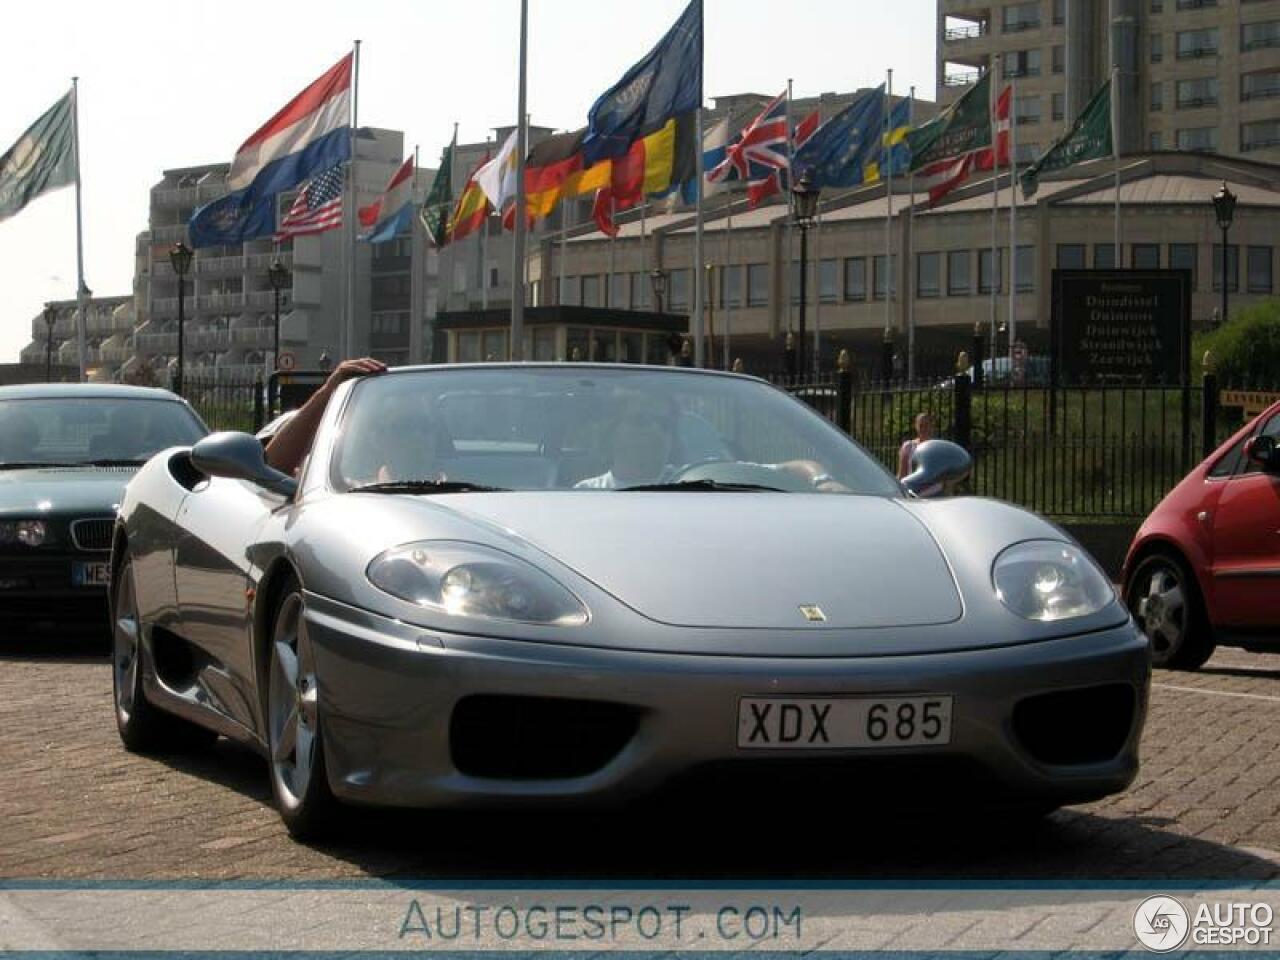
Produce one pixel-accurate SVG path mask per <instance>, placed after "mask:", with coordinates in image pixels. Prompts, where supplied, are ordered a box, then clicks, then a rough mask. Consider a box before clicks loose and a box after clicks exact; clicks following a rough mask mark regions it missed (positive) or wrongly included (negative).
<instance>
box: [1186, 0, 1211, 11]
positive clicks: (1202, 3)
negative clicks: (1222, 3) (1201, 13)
mask: <svg viewBox="0 0 1280 960" xmlns="http://www.w3.org/2000/svg"><path fill="white" fill-rule="evenodd" d="M1217 5H1218V0H1178V9H1179V10H1200V9H1202V8H1203V7H1216V6H1217Z"/></svg>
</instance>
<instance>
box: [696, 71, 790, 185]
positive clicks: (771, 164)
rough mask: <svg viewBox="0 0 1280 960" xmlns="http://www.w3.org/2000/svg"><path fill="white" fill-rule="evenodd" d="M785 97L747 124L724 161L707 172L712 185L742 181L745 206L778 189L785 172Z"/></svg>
mask: <svg viewBox="0 0 1280 960" xmlns="http://www.w3.org/2000/svg"><path fill="white" fill-rule="evenodd" d="M786 101H787V95H786V94H785V93H782V94H779V95H778V96H777V98H775V99H774V101H773V102H772V103H770V104H769V105H768V106H767V107H765V108H764V110H762V111H761V113H760V115H759V116H758V117H756V118H755V119H754V120H752V121H751V123H749V124H748V125H747V126H746V127H745V128H744V129H743V131H742V133H741V135H740V136H739V137H738V139H737V140H735V141H734V142H733V143H731V144H729V148H728V151H727V152H726V154H725V158H724V160H723V161H722V162H721V163H720V164H719V166H717V167H716V168H715V169H714V170H711V171H708V173H707V179H708V180H710V181H711V182H712V183H719V182H721V181H723V180H746V181H747V198H748V201H749V206H752V207H754V206H755V205H756V204H758V203H759V202H760V201H761V200H764V199H765V198H766V197H769V196H772V195H773V194H775V193H777V192H778V191H779V190H781V189H782V174H783V173H784V172H785V171H786V170H787V169H789V167H790V165H791V164H790V160H789V158H788V155H787V154H788V148H787V103H786Z"/></svg>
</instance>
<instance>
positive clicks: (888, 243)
mask: <svg viewBox="0 0 1280 960" xmlns="http://www.w3.org/2000/svg"><path fill="white" fill-rule="evenodd" d="M892 111H893V68H892V67H890V68H889V74H888V78H887V80H886V81H885V87H884V134H883V135H882V137H881V140H880V167H881V175H882V176H883V177H884V188H885V189H884V199H885V211H884V329H885V332H886V333H887V332H888V331H890V330H892V329H893V164H892V163H891V162H890V161H889V132H890V131H889V124H890V123H892V122H893V121H892V120H891V119H890V118H889V114H890V113H891V112H892Z"/></svg>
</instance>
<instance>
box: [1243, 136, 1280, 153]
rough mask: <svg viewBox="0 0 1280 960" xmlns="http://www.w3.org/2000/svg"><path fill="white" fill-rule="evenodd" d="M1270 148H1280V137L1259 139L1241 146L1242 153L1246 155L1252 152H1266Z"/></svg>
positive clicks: (1247, 141)
mask: <svg viewBox="0 0 1280 960" xmlns="http://www.w3.org/2000/svg"><path fill="white" fill-rule="evenodd" d="M1268 147H1280V137H1259V138H1258V139H1256V140H1246V141H1245V142H1244V143H1242V144H1240V149H1241V151H1242V152H1245V153H1248V152H1249V151H1250V150H1266V149H1267V148H1268Z"/></svg>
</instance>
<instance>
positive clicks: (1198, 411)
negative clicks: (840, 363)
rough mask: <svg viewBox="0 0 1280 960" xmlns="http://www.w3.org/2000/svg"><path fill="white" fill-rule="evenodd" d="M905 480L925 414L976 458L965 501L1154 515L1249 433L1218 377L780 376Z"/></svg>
mask: <svg viewBox="0 0 1280 960" xmlns="http://www.w3.org/2000/svg"><path fill="white" fill-rule="evenodd" d="M770 379H771V380H772V381H773V382H774V383H776V384H778V385H779V386H782V387H784V388H785V389H787V390H788V391H789V392H790V393H792V394H793V395H795V396H797V397H798V398H800V399H802V400H804V401H805V402H807V403H808V404H809V405H810V406H812V407H813V408H814V409H815V410H817V411H818V412H819V413H822V414H823V415H824V416H826V417H828V418H829V419H831V420H833V421H834V422H835V423H836V424H837V425H838V426H840V428H841V429H843V430H845V431H847V432H848V433H849V434H850V435H851V436H852V437H853V438H854V439H855V440H857V441H858V442H859V443H860V444H861V445H862V446H863V447H864V448H866V449H867V451H868V452H869V453H871V454H872V455H873V456H874V457H876V458H877V459H878V460H880V461H881V462H882V463H883V464H884V465H885V466H886V467H888V468H889V469H891V470H896V469H897V466H898V457H899V451H900V449H901V447H902V444H903V443H904V442H905V441H906V440H908V439H910V438H911V437H912V435H913V424H914V420H915V417H916V415H917V414H919V413H929V414H931V415H932V417H933V420H934V422H935V424H936V425H937V431H938V433H939V435H941V436H943V437H946V438H948V439H951V440H954V441H956V442H957V443H959V444H961V445H962V446H964V447H965V448H966V449H968V450H969V451H970V452H971V453H972V454H973V459H974V469H973V473H972V475H971V476H970V478H969V480H968V481H967V482H966V484H965V486H964V488H963V490H962V492H966V493H972V494H977V495H980V496H989V497H996V498H999V499H1002V500H1008V501H1010V502H1013V503H1017V504H1020V505H1022V506H1025V507H1028V508H1030V509H1033V510H1036V511H1038V512H1040V513H1042V514H1046V515H1048V516H1053V517H1057V518H1061V519H1068V518H1069V519H1082V518H1134V517H1142V516H1145V515H1146V514H1147V513H1148V512H1150V510H1151V508H1152V507H1154V506H1155V505H1156V504H1157V503H1158V502H1159V501H1160V500H1161V498H1163V497H1164V495H1165V494H1166V493H1167V492H1168V491H1169V490H1170V489H1171V488H1172V487H1173V486H1174V485H1175V484H1176V483H1177V482H1178V481H1179V480H1180V479H1182V477H1183V476H1185V475H1186V473H1187V472H1188V471H1189V470H1191V468H1192V467H1194V466H1195V465H1196V464H1197V463H1198V462H1199V461H1200V460H1201V459H1203V458H1204V457H1205V456H1207V455H1208V454H1209V453H1211V452H1212V451H1213V450H1214V449H1216V448H1217V446H1218V445H1219V444H1220V443H1221V442H1222V441H1223V440H1225V439H1226V438H1227V437H1228V436H1230V435H1231V434H1232V433H1233V432H1234V431H1235V430H1237V429H1238V428H1239V427H1240V426H1241V425H1242V424H1243V423H1244V422H1245V419H1246V416H1245V411H1244V410H1242V409H1241V408H1240V407H1237V406H1227V405H1224V404H1223V403H1221V402H1220V401H1221V400H1222V398H1223V397H1227V398H1230V394H1229V393H1225V392H1224V391H1223V389H1222V388H1221V387H1220V386H1219V384H1218V382H1217V378H1216V377H1215V376H1214V374H1213V373H1205V374H1204V376H1203V377H1202V378H1201V380H1200V381H1199V382H1198V383H1197V384H1195V385H1194V386H1189V387H1170V386H1127V385H1126V386H1119V385H1115V386H1112V385H1107V386H1089V387H1056V388H1050V387H1047V386H1026V385H1013V384H1010V383H1008V382H1004V383H998V384H994V385H990V384H989V385H981V384H979V385H975V384H974V383H973V382H972V381H971V378H970V375H969V374H967V373H962V374H958V375H955V376H951V377H948V378H946V379H944V380H940V381H936V382H934V383H927V382H926V383H921V382H919V381H917V382H916V383H904V382H901V381H892V380H887V381H886V380H871V379H868V378H866V377H865V376H863V375H861V374H860V372H858V371H855V370H853V369H844V370H835V371H831V372H829V373H826V374H822V375H818V376H808V377H785V376H781V377H772V378H770Z"/></svg>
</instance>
